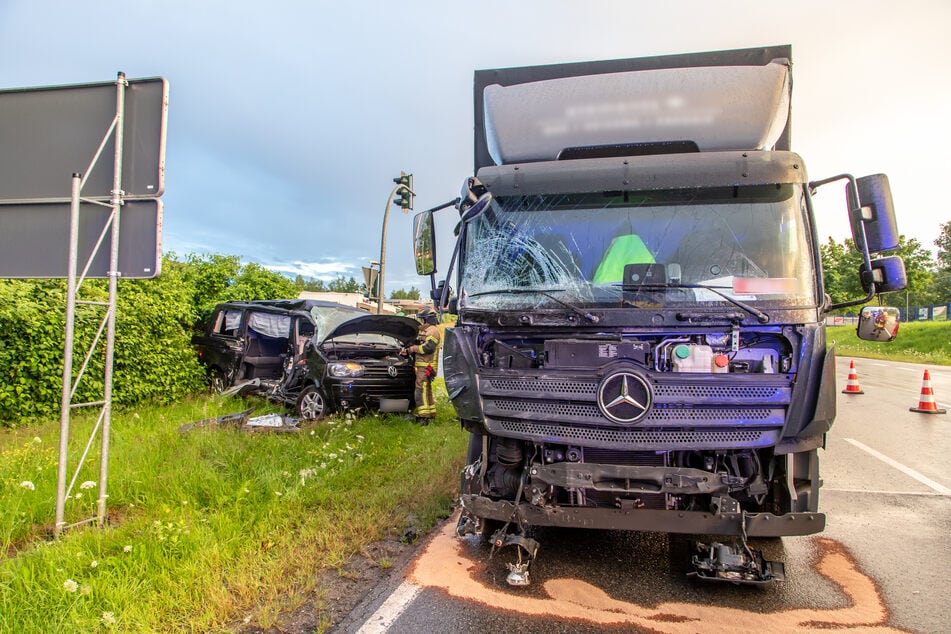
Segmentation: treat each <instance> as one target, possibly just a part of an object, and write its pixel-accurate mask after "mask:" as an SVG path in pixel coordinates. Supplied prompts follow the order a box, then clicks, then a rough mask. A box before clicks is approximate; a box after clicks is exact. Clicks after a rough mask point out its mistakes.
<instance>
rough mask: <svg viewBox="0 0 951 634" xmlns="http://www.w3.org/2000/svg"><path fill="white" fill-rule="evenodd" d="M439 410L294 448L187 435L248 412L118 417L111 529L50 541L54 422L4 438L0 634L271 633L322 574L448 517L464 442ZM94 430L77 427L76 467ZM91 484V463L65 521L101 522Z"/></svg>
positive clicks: (352, 428)
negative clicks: (235, 629)
mask: <svg viewBox="0 0 951 634" xmlns="http://www.w3.org/2000/svg"><path fill="white" fill-rule="evenodd" d="M440 401H441V403H440V406H439V415H438V417H437V420H436V422H435V423H434V424H431V425H430V426H428V427H418V426H416V425H414V424H413V423H412V422H410V421H407V420H404V419H402V418H400V417H397V416H388V415H376V416H375V415H369V416H364V417H354V418H348V417H346V416H335V417H331V418H330V419H329V420H325V421H323V422H321V423H319V424H316V425H314V426H312V427H309V428H305V429H304V430H303V431H301V432H300V433H295V434H268V433H255V434H249V433H246V432H243V431H240V430H235V429H223V428H196V429H192V430H189V431H187V432H179V431H178V427H179V426H180V425H182V424H183V423H187V422H190V421H194V420H199V419H203V418H209V417H215V416H219V415H222V414H226V413H232V412H235V411H240V410H241V409H244V408H245V407H247V406H248V405H247V404H246V403H245V402H244V401H239V400H231V399H224V400H222V399H217V398H213V397H203V398H196V399H194V400H190V401H188V402H186V403H182V404H179V405H176V406H171V407H152V408H142V409H139V410H138V411H129V412H123V413H117V414H114V416H113V422H112V433H111V443H110V458H111V459H110V477H109V491H108V494H109V497H108V500H109V509H110V525H109V527H108V528H107V529H106V530H99V529H96V528H93V527H86V528H74V529H70V530H69V531H67V532H66V533H65V534H64V536H63V537H62V538H61V539H60V540H58V541H51V540H49V539H48V534H49V530H50V528H51V527H52V525H53V519H54V510H55V491H56V460H57V455H58V445H57V442H58V440H57V439H58V423H56V424H54V423H52V422H51V423H49V424H43V425H39V426H34V427H31V428H29V429H18V430H14V431H6V432H3V433H2V434H0V506H2V509H3V511H2V514H0V546H2V547H3V550H4V552H5V553H6V557H5V558H4V559H3V561H2V563H0V632H8V631H9V632H50V631H57V632H91V631H122V632H153V631H195V630H198V631H207V630H216V629H227V628H228V627H229V626H234V625H235V624H241V623H242V622H251V623H256V624H258V625H260V626H262V627H268V626H269V624H270V623H272V622H273V620H274V619H275V618H276V617H277V615H278V614H279V613H280V612H281V611H282V610H283V609H287V608H292V607H294V606H296V605H298V604H299V603H301V602H302V601H303V600H304V598H306V597H310V596H313V595H314V594H315V593H316V594H317V596H318V597H319V595H320V588H319V587H316V579H317V574H318V573H319V572H320V571H321V570H325V569H328V568H335V567H338V566H341V565H343V563H344V562H346V561H347V559H348V558H349V557H350V556H351V555H353V554H354V553H357V552H359V551H360V550H361V548H363V547H364V546H365V545H367V544H369V543H371V542H373V541H376V540H379V539H380V538H382V537H383V536H384V535H385V534H386V533H387V532H388V531H398V532H399V533H402V531H403V530H404V529H405V528H406V527H407V526H408V525H409V524H411V523H415V524H418V527H419V528H420V529H426V528H429V527H430V526H432V524H433V523H435V521H437V519H439V518H440V517H444V516H446V515H447V514H448V513H449V512H450V510H451V506H452V502H453V499H454V496H455V494H456V490H457V483H458V474H459V470H460V469H461V466H462V462H463V456H464V452H465V444H466V435H465V434H463V433H461V432H460V431H459V427H458V423H457V422H456V421H455V418H454V417H453V413H452V409H451V407H450V406H449V405H448V403H446V402H445V396H444V393H443V395H442V398H441V399H440ZM254 404H255V405H258V406H260V405H261V402H260V401H256V402H255V403H254ZM262 411H263V410H259V411H258V412H257V413H261V412H262ZM94 422H95V421H94V420H89V419H84V418H80V419H78V420H76V421H75V423H74V425H73V430H74V432H73V434H72V440H71V444H70V455H71V456H72V457H71V461H70V464H71V465H72V467H71V468H75V464H76V460H78V456H79V454H80V453H81V452H82V450H83V447H84V445H85V441H86V440H87V439H88V438H89V432H90V430H91V428H92V425H93V423H94ZM96 444H98V443H96ZM94 453H95V452H94ZM97 473H98V457H93V458H91V459H90V460H87V465H86V466H85V467H84V468H83V471H82V472H81V473H80V475H79V477H78V478H77V485H76V487H74V489H73V491H72V493H73V495H72V496H71V497H70V499H69V500H68V503H67V517H66V519H67V522H75V521H78V520H81V519H85V518H88V517H92V516H93V515H94V514H95V510H94V509H95V500H96V498H97V497H98V492H97V491H96V489H95V485H94V484H93V482H94V481H96V480H98V477H97ZM84 482H85V483H87V484H85V486H86V487H87V488H82V485H81V484H80V483H84Z"/></svg>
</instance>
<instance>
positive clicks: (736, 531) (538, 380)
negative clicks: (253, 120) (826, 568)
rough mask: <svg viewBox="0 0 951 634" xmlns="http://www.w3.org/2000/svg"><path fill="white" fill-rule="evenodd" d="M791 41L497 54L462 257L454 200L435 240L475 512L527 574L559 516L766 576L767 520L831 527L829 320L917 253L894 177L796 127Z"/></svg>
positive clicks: (712, 565) (425, 219)
mask: <svg viewBox="0 0 951 634" xmlns="http://www.w3.org/2000/svg"><path fill="white" fill-rule="evenodd" d="M791 59H792V58H791V47H789V46H775V47H765V48H755V49H744V50H734V51H721V52H712V53H696V54H685V55H674V56H662V57H652V58H639V59H622V60H613V61H603V62H586V63H576V64H559V65H549V66H535V67H522V68H506V69H498V70H480V71H476V73H475V81H474V84H475V103H474V106H475V146H474V150H475V172H474V174H473V176H471V177H468V178H466V180H465V183H464V186H463V191H462V195H461V197H460V198H459V199H457V200H456V201H453V202H454V205H452V206H454V207H455V208H456V209H457V210H458V212H459V217H458V218H457V219H456V220H455V221H454V225H455V236H456V239H455V246H454V249H453V251H452V256H451V261H450V263H449V266H448V269H447V271H446V273H445V277H443V278H441V279H439V280H437V278H436V272H437V269H436V257H435V255H436V235H437V231H436V229H437V224H436V221H435V219H434V216H435V212H436V211H438V210H439V209H443V208H446V207H448V206H451V205H449V204H447V205H444V206H442V207H437V208H434V209H432V210H429V211H427V212H423V213H421V214H418V215H417V217H416V218H415V222H414V247H415V260H416V266H417V270H418V272H419V274H421V275H428V276H429V277H430V280H431V283H432V287H433V291H432V295H433V298H434V299H435V300H436V301H437V302H438V305H439V306H441V307H442V308H443V309H444V310H448V311H449V312H451V313H453V314H456V315H457V322H456V326H455V327H454V328H451V329H449V330H447V332H446V338H445V343H444V351H443V368H444V372H445V379H446V387H447V390H448V392H449V397H450V399H451V401H452V403H453V405H454V406H455V409H456V411H457V413H458V416H459V419H460V421H461V424H462V427H463V428H464V429H465V430H466V431H467V432H468V433H469V434H470V435H471V437H470V444H469V449H468V455H467V459H466V466H465V468H464V471H463V473H462V484H461V507H462V514H461V518H460V521H459V525H458V529H457V530H458V532H459V534H460V535H464V534H472V533H479V534H482V535H484V536H485V537H486V538H487V539H488V540H490V541H491V542H492V543H493V544H494V545H495V546H497V547H499V548H502V547H506V546H512V547H514V548H509V549H507V550H508V551H509V552H512V554H513V558H514V561H512V563H509V564H508V568H509V571H510V572H509V577H508V582H509V583H510V584H512V585H525V584H528V582H529V566H530V564H531V562H532V560H533V558H534V557H535V555H536V553H537V551H538V548H539V543H538V541H536V539H535V537H537V536H538V535H537V533H536V532H534V531H533V528H534V527H539V526H557V527H583V528H594V529H613V530H635V531H656V532H664V533H673V534H683V535H690V536H694V537H699V536H705V537H707V538H709V537H717V538H718V539H719V540H720V541H711V542H710V544H709V545H708V546H707V547H706V548H705V549H704V550H702V551H699V552H698V554H696V555H694V557H693V564H694V567H695V573H694V574H696V575H697V576H699V577H700V578H704V579H712V580H728V581H732V582H750V583H765V582H769V581H772V580H774V579H778V578H781V576H782V572H781V565H780V567H779V568H777V567H775V566H772V565H771V564H772V563H773V562H766V561H765V560H763V559H762V556H761V554H760V553H759V551H754V550H752V549H751V548H749V546H748V544H747V539H748V538H749V537H754V536H758V537H778V536H786V535H807V534H812V533H817V532H820V531H822V530H823V528H824V525H825V516H824V515H823V514H822V513H821V512H819V488H820V485H821V480H820V475H819V452H818V450H819V449H820V448H822V447H823V446H824V444H825V438H826V434H827V433H828V432H829V430H830V428H831V426H832V424H833V420H834V418H835V413H836V388H835V353H834V345H833V343H832V342H830V341H828V340H827V336H826V326H825V318H826V315H827V314H828V313H829V312H830V311H833V310H836V309H839V308H843V307H846V306H852V305H854V306H858V305H860V304H865V303H868V302H869V301H870V300H871V299H872V298H873V297H874V296H875V295H877V294H880V293H886V292H890V291H896V290H900V289H902V288H904V286H905V283H906V279H905V278H906V275H905V269H904V264H903V262H902V260H901V258H900V257H898V256H895V255H891V256H889V255H884V253H887V252H889V251H893V250H895V249H897V248H898V246H899V245H898V242H899V235H898V231H897V228H896V223H895V217H894V211H893V208H892V200H891V193H890V189H889V185H888V180H887V178H886V177H885V176H884V175H882V174H877V175H872V176H866V177H864V178H854V177H852V176H851V175H848V174H842V175H838V176H834V177H832V178H828V179H824V180H818V181H810V180H809V179H808V177H807V173H806V166H805V163H804V162H803V159H802V158H801V157H800V156H798V155H797V154H795V153H794V152H792V151H791V150H790V136H791V128H790V112H791V96H792V78H791V67H792V63H791ZM833 182H838V183H840V184H842V185H844V190H845V196H844V197H843V199H844V202H845V203H846V209H847V213H848V215H849V218H850V220H851V226H852V230H853V238H854V242H855V245H856V246H857V248H858V249H859V250H860V251H861V256H862V260H863V264H862V265H861V268H860V270H858V271H856V275H857V276H858V277H859V278H860V280H861V283H862V288H863V289H864V291H865V293H866V294H865V296H864V297H858V298H855V299H854V300H853V301H849V302H845V303H838V304H833V303H832V302H831V300H830V298H829V296H828V295H826V294H825V293H824V290H823V279H822V271H821V263H820V254H819V240H818V236H817V231H816V223H815V218H814V212H813V198H814V196H815V195H816V190H817V188H819V187H821V186H823V185H827V184H829V183H833ZM837 204H840V203H837ZM437 281H438V284H437ZM873 312H874V318H871V315H872V313H873ZM897 314H898V313H897V311H896V310H895V309H893V308H888V307H874V308H870V307H866V308H864V309H863V316H869V318H865V319H861V320H860V325H859V335H860V336H861V337H862V338H864V339H871V340H889V339H890V338H893V337H894V334H895V332H896V331H897V327H898V326H897ZM883 317H884V318H885V319H886V320H887V321H888V327H887V329H886V328H876V327H875V326H874V324H875V323H877V322H881V321H882V318H883ZM724 536H726V537H724ZM721 542H728V543H721Z"/></svg>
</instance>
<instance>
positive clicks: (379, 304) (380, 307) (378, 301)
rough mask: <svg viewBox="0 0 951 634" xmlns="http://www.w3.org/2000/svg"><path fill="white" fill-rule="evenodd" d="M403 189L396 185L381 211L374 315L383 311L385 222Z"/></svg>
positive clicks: (401, 186)
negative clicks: (399, 192) (381, 222)
mask: <svg viewBox="0 0 951 634" xmlns="http://www.w3.org/2000/svg"><path fill="white" fill-rule="evenodd" d="M402 188H403V185H397V186H396V187H394V188H393V191H391V192H390V197H389V198H387V199H386V209H384V210H383V238H382V239H381V240H380V279H379V280H378V281H377V291H376V295H377V297H376V314H377V315H379V314H380V313H381V312H382V310H383V297H384V293H383V271H384V270H385V268H386V222H387V220H389V217H390V205H392V204H393V199H395V198H396V192H398V191H399V190H400V189H402Z"/></svg>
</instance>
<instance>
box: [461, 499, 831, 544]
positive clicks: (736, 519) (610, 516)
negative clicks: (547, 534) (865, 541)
mask: <svg viewBox="0 0 951 634" xmlns="http://www.w3.org/2000/svg"><path fill="white" fill-rule="evenodd" d="M461 502H462V510H463V513H470V514H472V515H474V516H475V517H480V518H484V519H492V520H498V521H502V522H508V521H510V520H511V521H512V523H513V524H517V525H519V526H526V527H527V526H559V527H564V528H595V529H604V530H632V531H650V532H658V533H681V534H689V535H730V536H738V537H739V536H743V535H744V532H745V535H746V536H748V537H782V536H792V535H812V534H814V533H819V532H822V531H823V530H824V529H825V523H826V517H825V514H824V513H786V514H784V515H773V514H772V513H746V512H743V511H736V512H722V511H721V512H706V511H664V510H656V509H635V508H629V509H625V508H617V509H607V508H573V507H560V506H542V507H539V506H534V505H532V504H530V503H528V502H522V503H520V504H517V505H516V504H513V503H512V502H510V501H506V500H490V499H488V498H485V497H482V496H480V495H471V494H463V495H462V496H461ZM744 529H745V531H744Z"/></svg>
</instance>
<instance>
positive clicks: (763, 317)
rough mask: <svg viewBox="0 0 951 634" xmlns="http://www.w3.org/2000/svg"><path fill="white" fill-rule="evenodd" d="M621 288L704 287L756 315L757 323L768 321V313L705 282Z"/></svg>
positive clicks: (625, 287)
mask: <svg viewBox="0 0 951 634" xmlns="http://www.w3.org/2000/svg"><path fill="white" fill-rule="evenodd" d="M623 288H624V290H638V289H646V290H659V289H668V288H702V289H704V290H708V291H713V292H714V293H715V294H717V295H719V296H720V297H722V298H723V299H725V300H726V301H728V302H730V303H731V304H733V305H734V306H736V307H737V308H742V309H743V310H745V311H746V312H748V313H749V314H750V315H753V316H754V317H756V320H757V321H759V323H761V324H766V323H769V315H767V314H766V313H764V312H763V311H761V310H759V309H758V308H754V307H753V306H750V305H749V304H747V303H746V302H741V301H740V300H738V299H736V298H734V297H730V296H729V295H727V294H726V293H724V292H723V291H721V290H720V289H719V288H717V287H715V286H707V285H706V284H630V285H626V286H624V287H623ZM722 288H727V287H722Z"/></svg>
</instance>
